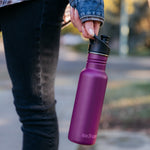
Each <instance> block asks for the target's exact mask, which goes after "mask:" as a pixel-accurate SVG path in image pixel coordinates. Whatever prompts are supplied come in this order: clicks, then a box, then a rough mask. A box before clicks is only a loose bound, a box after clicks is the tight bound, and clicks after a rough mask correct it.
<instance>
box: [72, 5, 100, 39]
mask: <svg viewBox="0 0 150 150" xmlns="http://www.w3.org/2000/svg"><path fill="white" fill-rule="evenodd" d="M70 16H71V22H72V24H73V25H74V26H75V27H76V28H77V29H78V30H79V32H82V34H83V37H85V38H88V39H93V36H94V34H96V35H98V32H99V29H100V24H101V22H99V21H92V20H89V21H86V22H84V23H82V22H81V20H80V18H79V14H78V11H77V9H75V8H73V7H71V9H70Z"/></svg>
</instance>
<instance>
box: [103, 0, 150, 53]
mask: <svg viewBox="0 0 150 150" xmlns="http://www.w3.org/2000/svg"><path fill="white" fill-rule="evenodd" d="M104 2H105V25H104V26H103V29H102V32H104V33H105V34H109V35H110V36H111V37H112V39H119V26H120V4H121V0H111V1H110V0H105V1H104ZM125 2H126V5H127V7H126V9H127V10H126V11H127V12H128V15H129V28H130V33H129V48H130V50H131V51H132V50H133V49H136V47H139V45H143V47H145V48H146V47H147V48H149V45H150V44H149V41H150V10H149V9H148V3H147V0H142V1H139V0H125Z"/></svg>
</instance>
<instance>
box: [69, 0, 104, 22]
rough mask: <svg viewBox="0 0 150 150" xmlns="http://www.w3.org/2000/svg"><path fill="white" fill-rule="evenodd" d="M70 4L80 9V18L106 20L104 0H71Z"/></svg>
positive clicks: (83, 20)
mask: <svg viewBox="0 0 150 150" xmlns="http://www.w3.org/2000/svg"><path fill="white" fill-rule="evenodd" d="M69 2H70V5H71V6H72V7H73V8H76V9H77V10H78V13H79V16H80V19H81V21H82V23H83V22H85V21H87V20H96V21H100V22H102V24H103V22H104V1H103V0H69Z"/></svg>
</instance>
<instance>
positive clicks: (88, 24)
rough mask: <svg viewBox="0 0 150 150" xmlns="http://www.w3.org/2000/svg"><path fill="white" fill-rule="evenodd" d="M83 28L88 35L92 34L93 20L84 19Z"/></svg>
mask: <svg viewBox="0 0 150 150" xmlns="http://www.w3.org/2000/svg"><path fill="white" fill-rule="evenodd" d="M84 27H85V30H86V31H87V33H88V34H89V35H90V36H92V37H93V36H94V24H93V21H86V22H85V23H84Z"/></svg>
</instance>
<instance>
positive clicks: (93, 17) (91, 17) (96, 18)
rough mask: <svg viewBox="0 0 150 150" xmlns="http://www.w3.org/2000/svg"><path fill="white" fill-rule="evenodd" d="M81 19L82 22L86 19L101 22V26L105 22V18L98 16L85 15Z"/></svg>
mask: <svg viewBox="0 0 150 150" xmlns="http://www.w3.org/2000/svg"><path fill="white" fill-rule="evenodd" d="M80 19H81V22H82V23H84V22H85V21H89V20H93V21H99V22H101V26H102V25H103V24H104V18H99V17H97V16H84V17H81V18H80Z"/></svg>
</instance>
